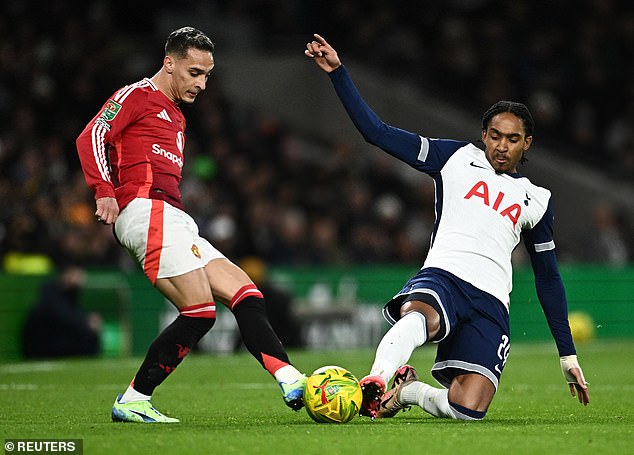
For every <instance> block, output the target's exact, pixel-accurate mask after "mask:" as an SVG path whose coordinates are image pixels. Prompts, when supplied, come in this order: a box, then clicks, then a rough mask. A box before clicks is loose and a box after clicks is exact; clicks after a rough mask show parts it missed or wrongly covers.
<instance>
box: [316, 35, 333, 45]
mask: <svg viewBox="0 0 634 455" xmlns="http://www.w3.org/2000/svg"><path fill="white" fill-rule="evenodd" d="M313 36H314V37H315V39H316V40H317V41H319V44H321V45H322V46H328V47H330V45H329V44H328V41H326V39H325V38H324V37H323V36H321V35H320V34H319V33H315V34H314V35H313Z"/></svg>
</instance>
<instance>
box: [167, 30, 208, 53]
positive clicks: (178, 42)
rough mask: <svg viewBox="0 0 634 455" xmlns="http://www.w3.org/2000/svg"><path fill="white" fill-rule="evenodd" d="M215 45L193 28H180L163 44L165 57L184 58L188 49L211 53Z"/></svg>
mask: <svg viewBox="0 0 634 455" xmlns="http://www.w3.org/2000/svg"><path fill="white" fill-rule="evenodd" d="M215 47H216V46H215V44H214V43H213V42H212V41H211V40H210V39H209V37H208V36H207V35H205V34H204V33H203V32H201V31H200V30H197V29H195V28H193V27H182V28H179V29H178V30H174V31H173V32H172V33H170V34H169V36H168V37H167V41H166V42H165V55H175V56H176V57H178V58H185V57H186V56H187V51H189V49H191V48H194V49H200V50H201V51H209V52H213V51H214V48H215Z"/></svg>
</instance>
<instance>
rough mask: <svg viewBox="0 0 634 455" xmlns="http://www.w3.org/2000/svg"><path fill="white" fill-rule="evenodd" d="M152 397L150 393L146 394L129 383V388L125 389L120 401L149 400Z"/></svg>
mask: <svg viewBox="0 0 634 455" xmlns="http://www.w3.org/2000/svg"><path fill="white" fill-rule="evenodd" d="M150 398H152V397H151V396H149V395H144V394H142V393H141V392H138V391H136V390H134V388H133V387H132V385H129V386H128V389H127V390H126V391H125V393H124V394H123V396H122V397H121V399H120V400H119V403H121V404H123V403H130V402H133V401H149V400H150Z"/></svg>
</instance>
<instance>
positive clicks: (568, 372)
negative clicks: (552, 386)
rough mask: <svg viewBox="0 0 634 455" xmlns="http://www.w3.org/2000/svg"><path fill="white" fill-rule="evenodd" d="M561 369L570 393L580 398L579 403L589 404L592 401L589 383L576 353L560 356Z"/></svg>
mask: <svg viewBox="0 0 634 455" xmlns="http://www.w3.org/2000/svg"><path fill="white" fill-rule="evenodd" d="M560 363H561V371H563V373H564V377H565V378H566V381H567V382H568V387H570V394H571V395H572V396H573V397H574V396H576V397H577V398H578V399H579V403H581V404H583V405H584V406H587V405H588V403H590V393H589V391H588V383H587V382H586V379H585V378H584V377H583V371H581V367H580V366H579V362H578V361H577V356H576V355H567V356H563V357H561V358H560Z"/></svg>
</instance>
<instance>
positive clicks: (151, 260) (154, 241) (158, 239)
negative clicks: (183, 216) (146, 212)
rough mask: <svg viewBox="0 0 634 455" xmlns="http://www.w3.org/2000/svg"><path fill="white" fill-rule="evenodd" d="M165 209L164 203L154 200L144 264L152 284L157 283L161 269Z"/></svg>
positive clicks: (144, 269)
mask: <svg viewBox="0 0 634 455" xmlns="http://www.w3.org/2000/svg"><path fill="white" fill-rule="evenodd" d="M164 207H165V205H164V203H163V201H159V200H156V199H152V209H151V210H150V225H149V227H148V233H147V246H146V247H145V248H146V250H145V261H144V263H143V271H144V272H145V275H146V276H147V277H148V278H149V279H150V281H151V282H152V284H154V283H156V278H157V276H158V272H159V267H160V265H161V251H162V250H163V212H164Z"/></svg>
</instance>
